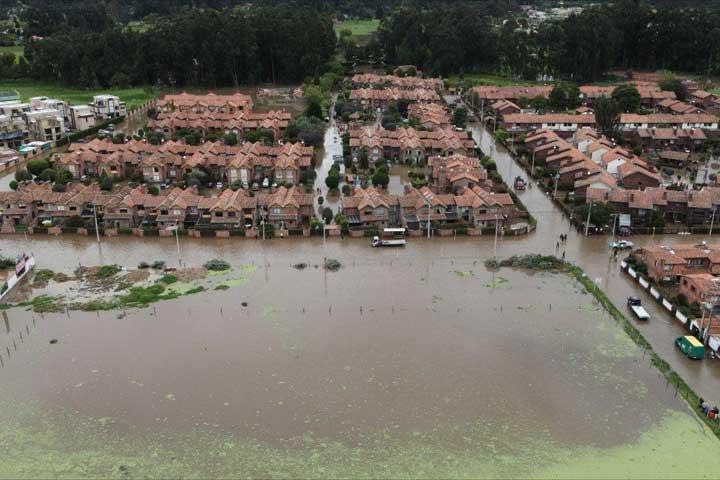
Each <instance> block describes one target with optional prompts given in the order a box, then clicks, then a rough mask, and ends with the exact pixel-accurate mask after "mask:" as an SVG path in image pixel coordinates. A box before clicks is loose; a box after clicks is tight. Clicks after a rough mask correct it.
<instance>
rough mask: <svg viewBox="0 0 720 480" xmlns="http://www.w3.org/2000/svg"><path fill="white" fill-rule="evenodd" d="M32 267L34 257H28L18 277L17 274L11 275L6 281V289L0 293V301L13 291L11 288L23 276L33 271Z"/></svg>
mask: <svg viewBox="0 0 720 480" xmlns="http://www.w3.org/2000/svg"><path fill="white" fill-rule="evenodd" d="M34 266H35V257H33V256H30V257H28V258H26V259H25V268H23V270H22V272H20V274H19V275H18V274H17V273H13V274H12V275H10V277H9V278H8V279H7V288H6V289H5V290H4V291H3V292H2V293H0V301H2V299H3V298H5V295H7V294H8V293H10V291H11V290H12V289H13V287H14V286H15V285H17V283H18V282H19V281H20V280H22V279H23V278H24V277H25V275H27V274H28V273H29V272H30V270H32V269H33V267H34Z"/></svg>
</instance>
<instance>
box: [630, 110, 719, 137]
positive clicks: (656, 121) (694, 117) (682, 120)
mask: <svg viewBox="0 0 720 480" xmlns="http://www.w3.org/2000/svg"><path fill="white" fill-rule="evenodd" d="M619 125H620V128H621V129H623V130H625V131H634V130H636V129H641V128H645V129H647V128H653V127H673V128H677V129H691V128H700V129H702V130H704V131H705V132H706V133H707V132H708V131H716V130H717V129H718V118H717V117H716V116H715V115H710V114H707V113H691V114H684V115H672V114H668V113H654V114H649V115H640V114H637V113H623V114H621V115H620V121H619Z"/></svg>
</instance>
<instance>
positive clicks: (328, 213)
mask: <svg viewBox="0 0 720 480" xmlns="http://www.w3.org/2000/svg"><path fill="white" fill-rule="evenodd" d="M322 217H323V220H325V225H330V223H331V222H332V220H333V211H332V209H331V208H330V207H325V208H323V210H322Z"/></svg>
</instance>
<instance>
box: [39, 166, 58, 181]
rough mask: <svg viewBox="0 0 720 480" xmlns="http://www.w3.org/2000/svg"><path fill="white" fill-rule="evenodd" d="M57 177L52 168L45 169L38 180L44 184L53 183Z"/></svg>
mask: <svg viewBox="0 0 720 480" xmlns="http://www.w3.org/2000/svg"><path fill="white" fill-rule="evenodd" d="M56 176H57V172H55V169H53V168H46V169H45V170H43V171H42V173H40V180H42V181H44V182H54V181H55V177H56Z"/></svg>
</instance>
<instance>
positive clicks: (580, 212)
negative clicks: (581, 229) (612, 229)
mask: <svg viewBox="0 0 720 480" xmlns="http://www.w3.org/2000/svg"><path fill="white" fill-rule="evenodd" d="M589 208H590V205H588V204H583V205H580V206H579V207H577V208H576V209H575V217H576V218H577V219H578V221H582V222H583V224H584V222H585V221H586V219H587V214H588V209H589ZM613 213H615V210H613V208H612V207H611V206H610V205H608V204H607V203H593V204H592V209H591V210H590V223H592V224H593V225H596V226H598V227H604V226H605V225H607V224H608V223H609V222H610V217H611V216H612V214H613Z"/></svg>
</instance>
